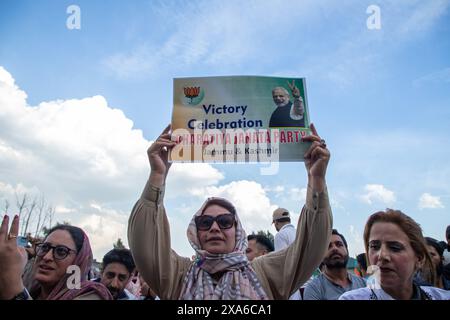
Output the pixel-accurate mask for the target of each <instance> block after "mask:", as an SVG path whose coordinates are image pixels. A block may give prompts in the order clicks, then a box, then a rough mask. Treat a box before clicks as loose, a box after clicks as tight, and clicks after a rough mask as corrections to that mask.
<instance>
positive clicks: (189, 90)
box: [183, 87, 200, 103]
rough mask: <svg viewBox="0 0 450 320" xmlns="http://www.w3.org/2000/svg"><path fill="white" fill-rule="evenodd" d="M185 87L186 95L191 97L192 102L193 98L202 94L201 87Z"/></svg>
mask: <svg viewBox="0 0 450 320" xmlns="http://www.w3.org/2000/svg"><path fill="white" fill-rule="evenodd" d="M183 89H184V95H185V96H186V98H189V99H191V103H192V99H194V98H197V97H198V95H199V94H200V87H184V88H183Z"/></svg>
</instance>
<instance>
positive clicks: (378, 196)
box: [361, 184, 396, 205]
mask: <svg viewBox="0 0 450 320" xmlns="http://www.w3.org/2000/svg"><path fill="white" fill-rule="evenodd" d="M364 189H365V191H366V194H364V195H362V196H361V199H362V200H363V202H365V203H367V204H372V203H373V202H381V203H384V204H386V205H390V204H393V203H394V202H395V200H396V199H395V194H394V192H393V191H391V190H389V189H387V188H386V187H384V186H383V185H381V184H368V185H366V186H365V187H364Z"/></svg>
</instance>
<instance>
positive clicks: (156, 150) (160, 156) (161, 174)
mask: <svg viewBox="0 0 450 320" xmlns="http://www.w3.org/2000/svg"><path fill="white" fill-rule="evenodd" d="M169 132H170V124H169V125H168V126H167V127H166V128H165V129H164V131H163V132H162V133H161V135H160V136H159V137H158V138H157V139H156V141H155V142H153V144H152V145H151V146H150V148H148V150H147V155H148V160H149V162H150V168H151V172H150V182H151V183H152V184H153V185H154V186H156V187H160V186H162V185H164V182H165V180H166V177H167V173H168V172H169V169H170V166H171V163H170V162H169V151H170V149H172V148H173V147H174V146H175V145H176V142H174V141H171V140H170V136H171V134H170V133H169Z"/></svg>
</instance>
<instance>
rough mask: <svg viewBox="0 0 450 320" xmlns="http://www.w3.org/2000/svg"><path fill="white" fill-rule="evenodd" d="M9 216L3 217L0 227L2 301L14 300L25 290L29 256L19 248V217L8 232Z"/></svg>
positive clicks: (0, 288) (0, 295)
mask: <svg viewBox="0 0 450 320" xmlns="http://www.w3.org/2000/svg"><path fill="white" fill-rule="evenodd" d="M8 224H9V216H7V215H6V214H5V215H4V217H3V221H2V224H1V226H0V270H1V271H0V300H3V299H7V300H9V299H12V298H14V296H15V295H17V294H19V293H20V292H22V290H23V288H24V287H23V282H22V273H23V269H24V267H25V264H26V263H27V261H28V256H27V253H26V251H25V249H24V248H22V247H19V246H17V236H18V233H19V216H17V215H16V216H15V217H14V218H13V222H12V224H11V229H10V231H9V232H8Z"/></svg>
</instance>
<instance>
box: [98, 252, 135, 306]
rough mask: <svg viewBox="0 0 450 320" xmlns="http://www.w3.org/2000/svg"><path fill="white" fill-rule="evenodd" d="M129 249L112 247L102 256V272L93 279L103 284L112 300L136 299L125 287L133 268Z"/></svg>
mask: <svg viewBox="0 0 450 320" xmlns="http://www.w3.org/2000/svg"><path fill="white" fill-rule="evenodd" d="M135 267H136V266H135V264H134V260H133V257H132V256H131V251H130V250H129V249H112V250H111V251H109V252H108V253H107V254H106V255H105V256H104V257H103V265H102V274H101V277H100V278H99V279H96V280H94V281H97V282H101V283H102V284H104V285H105V286H106V287H107V288H108V290H109V292H111V295H112V296H113V298H114V300H136V298H135V297H134V296H133V295H132V294H131V293H130V292H129V291H128V290H127V289H125V287H126V286H127V284H128V282H129V281H130V280H131V275H132V274H133V271H134V269H135Z"/></svg>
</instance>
